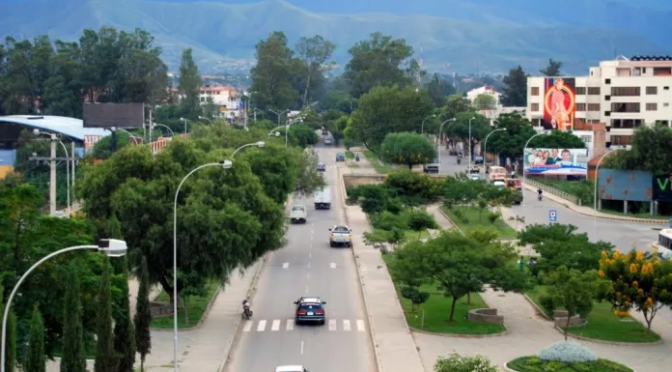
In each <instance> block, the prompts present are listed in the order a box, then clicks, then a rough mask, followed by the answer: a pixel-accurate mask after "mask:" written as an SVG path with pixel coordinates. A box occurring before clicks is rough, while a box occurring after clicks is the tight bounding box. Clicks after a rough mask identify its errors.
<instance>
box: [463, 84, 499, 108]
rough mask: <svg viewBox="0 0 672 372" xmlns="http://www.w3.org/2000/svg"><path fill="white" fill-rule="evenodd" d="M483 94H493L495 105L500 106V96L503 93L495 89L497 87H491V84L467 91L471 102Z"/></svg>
mask: <svg viewBox="0 0 672 372" xmlns="http://www.w3.org/2000/svg"><path fill="white" fill-rule="evenodd" d="M481 94H487V95H490V96H492V97H493V98H494V99H495V105H497V107H499V106H500V104H499V98H500V97H501V96H502V94H501V93H499V92H498V91H496V90H495V88H493V87H491V86H490V85H484V86H482V87H480V88H476V89H472V90H470V91H468V92H467V99H468V100H469V101H471V102H474V100H475V99H476V97H478V96H480V95H481Z"/></svg>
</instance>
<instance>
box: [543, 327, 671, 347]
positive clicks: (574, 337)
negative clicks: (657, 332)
mask: <svg viewBox="0 0 672 372" xmlns="http://www.w3.org/2000/svg"><path fill="white" fill-rule="evenodd" d="M553 328H555V329H556V330H557V331H558V332H561V333H562V334H563V335H564V334H565V331H563V330H562V328H560V327H558V326H555V327H553ZM567 337H569V338H573V339H576V340H581V341H585V342H589V343H593V344H601V345H612V346H654V345H661V344H663V343H664V340H663V339H662V338H661V339H660V340H658V341H653V342H617V341H605V340H598V339H595V338H589V337H583V336H579V335H575V334H571V333H567Z"/></svg>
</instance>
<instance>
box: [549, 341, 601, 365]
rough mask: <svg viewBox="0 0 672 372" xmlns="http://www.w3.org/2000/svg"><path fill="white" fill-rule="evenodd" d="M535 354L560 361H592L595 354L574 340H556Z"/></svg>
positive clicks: (595, 356) (594, 359)
mask: <svg viewBox="0 0 672 372" xmlns="http://www.w3.org/2000/svg"><path fill="white" fill-rule="evenodd" d="M537 356H538V357H539V358H540V359H542V360H552V361H560V362H568V363H574V362H594V361H596V360H597V355H595V353H593V352H592V351H591V350H590V349H588V348H587V347H585V346H582V345H579V344H577V343H576V342H570V341H558V342H556V343H554V344H553V345H551V346H549V347H547V348H545V349H543V350H541V351H540V352H539V353H537Z"/></svg>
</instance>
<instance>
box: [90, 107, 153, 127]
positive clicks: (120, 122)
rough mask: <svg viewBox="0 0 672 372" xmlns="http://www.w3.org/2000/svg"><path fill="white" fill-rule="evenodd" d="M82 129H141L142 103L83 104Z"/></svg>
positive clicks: (142, 118) (143, 116) (143, 109)
mask: <svg viewBox="0 0 672 372" xmlns="http://www.w3.org/2000/svg"><path fill="white" fill-rule="evenodd" d="M82 118H83V119H84V128H112V127H115V128H142V126H143V125H144V123H145V104H144V103H85V104H84V109H83V115H82Z"/></svg>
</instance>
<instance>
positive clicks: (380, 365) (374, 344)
mask: <svg viewBox="0 0 672 372" xmlns="http://www.w3.org/2000/svg"><path fill="white" fill-rule="evenodd" d="M336 172H337V173H336V175H337V177H338V183H339V184H340V189H341V207H342V208H343V215H344V216H345V223H346V224H347V225H348V226H350V221H349V219H348V211H347V207H348V205H347V204H346V202H345V198H346V189H345V180H344V179H343V176H342V175H341V169H340V168H336ZM366 219H367V221H368V219H369V216H368V215H367V216H366ZM368 222H369V226H370V225H371V221H368ZM350 252H352V260H353V261H354V263H355V268H356V269H357V280H358V281H359V288H360V291H359V292H360V294H361V296H362V298H363V299H364V308H365V309H366V322H367V323H368V325H369V327H368V328H369V337H371V344H370V345H371V347H372V348H373V356H374V359H375V363H376V370H377V371H378V372H384V370H383V363H382V362H381V361H380V359H381V358H380V353H379V351H378V347H377V342H376V330H375V329H374V327H373V320H372V319H371V318H372V317H371V306H370V304H369V300H368V299H367V297H366V291H365V290H364V285H365V284H364V278H363V277H362V271H361V269H360V267H359V262H358V260H357V255H355V250H354V249H351V250H350ZM218 372H219V371H218Z"/></svg>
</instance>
